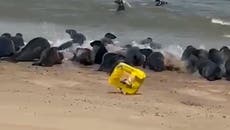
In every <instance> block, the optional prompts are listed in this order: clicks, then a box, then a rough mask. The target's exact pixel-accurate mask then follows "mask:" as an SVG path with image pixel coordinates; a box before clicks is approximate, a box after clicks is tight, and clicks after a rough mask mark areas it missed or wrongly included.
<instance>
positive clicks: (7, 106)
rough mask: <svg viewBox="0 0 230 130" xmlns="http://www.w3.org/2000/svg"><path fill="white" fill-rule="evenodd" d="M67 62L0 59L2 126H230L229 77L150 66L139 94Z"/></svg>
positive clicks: (64, 129) (145, 129) (217, 129)
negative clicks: (120, 89) (47, 63)
mask: <svg viewBox="0 0 230 130" xmlns="http://www.w3.org/2000/svg"><path fill="white" fill-rule="evenodd" d="M95 68H96V66H94V67H90V68H86V67H81V66H79V65H73V64H71V63H69V62H67V63H64V64H62V65H59V66H54V67H52V68H42V67H34V66H31V65H30V63H18V64H13V63H7V62H1V63H0V130H92V129H94V130H97V129H98V130H230V86H229V82H228V81H224V80H221V81H216V82H208V81H206V80H204V79H202V78H200V77H196V76H192V75H188V74H184V73H177V72H162V73H155V72H150V71H148V72H147V73H148V77H147V79H146V81H145V83H144V85H143V86H142V87H141V89H140V90H139V93H138V94H137V95H133V96H127V95H122V94H120V93H117V92H116V90H115V89H114V88H113V87H111V86H110V85H109V84H108V83H107V78H108V75H107V74H105V73H103V72H97V71H95V70H96V69H95Z"/></svg>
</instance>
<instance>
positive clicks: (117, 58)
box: [98, 53, 126, 74]
mask: <svg viewBox="0 0 230 130" xmlns="http://www.w3.org/2000/svg"><path fill="white" fill-rule="evenodd" d="M120 62H124V63H126V62H125V57H124V56H123V55H121V54H116V53H106V54H105V55H104V56H103V60H102V63H101V65H100V67H99V69H98V71H103V72H107V73H109V74H111V73H112V72H113V69H114V68H115V67H116V65H118V64H119V63H120Z"/></svg>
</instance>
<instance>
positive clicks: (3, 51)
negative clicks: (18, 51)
mask: <svg viewBox="0 0 230 130" xmlns="http://www.w3.org/2000/svg"><path fill="white" fill-rule="evenodd" d="M14 54H15V47H14V43H13V42H12V41H11V40H10V39H9V38H7V37H5V36H1V37H0V57H10V56H12V55H14Z"/></svg>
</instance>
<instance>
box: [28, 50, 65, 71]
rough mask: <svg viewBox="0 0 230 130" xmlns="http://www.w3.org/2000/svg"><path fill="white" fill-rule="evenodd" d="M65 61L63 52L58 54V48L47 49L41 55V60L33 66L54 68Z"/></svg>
mask: <svg viewBox="0 0 230 130" xmlns="http://www.w3.org/2000/svg"><path fill="white" fill-rule="evenodd" d="M63 59H64V56H63V54H62V53H61V52H58V48H57V47H51V48H47V49H45V50H44V51H43V52H42V54H41V57H40V60H39V61H38V62H35V63H33V64H32V65H38V66H44V67H52V66H53V65H55V64H62V60H63Z"/></svg>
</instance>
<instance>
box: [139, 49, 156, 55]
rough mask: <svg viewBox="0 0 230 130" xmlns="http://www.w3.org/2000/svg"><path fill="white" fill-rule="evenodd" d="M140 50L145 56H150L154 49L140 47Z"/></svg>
mask: <svg viewBox="0 0 230 130" xmlns="http://www.w3.org/2000/svg"><path fill="white" fill-rule="evenodd" d="M140 52H141V54H143V55H145V57H149V55H150V54H152V53H153V50H152V49H149V48H144V49H140Z"/></svg>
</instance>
